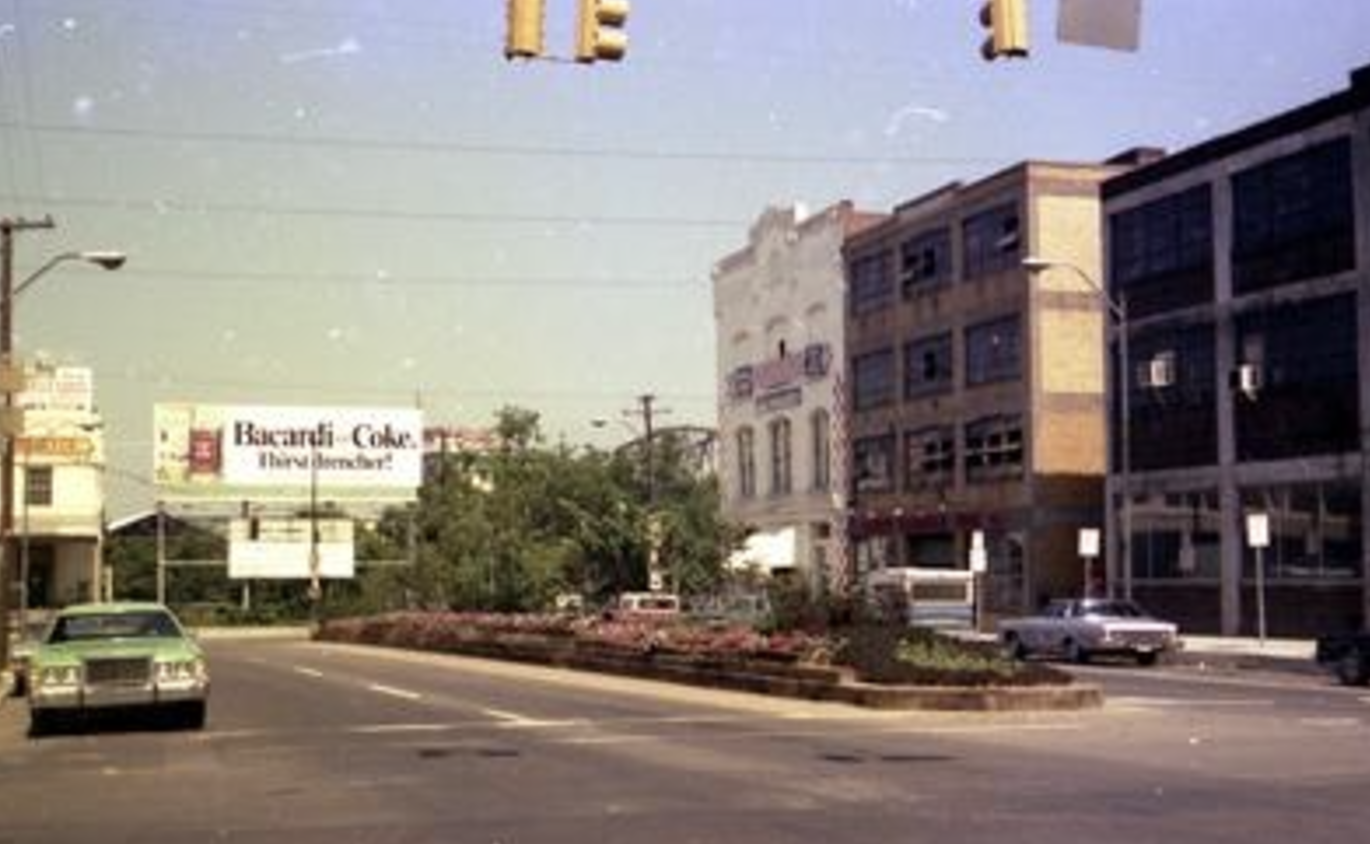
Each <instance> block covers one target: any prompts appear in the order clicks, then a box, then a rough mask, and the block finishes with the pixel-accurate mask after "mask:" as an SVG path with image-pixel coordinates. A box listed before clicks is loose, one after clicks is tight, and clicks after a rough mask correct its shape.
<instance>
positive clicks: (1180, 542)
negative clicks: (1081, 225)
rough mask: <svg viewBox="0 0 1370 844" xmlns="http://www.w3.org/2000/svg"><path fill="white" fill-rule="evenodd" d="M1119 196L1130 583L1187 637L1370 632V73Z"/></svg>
mask: <svg viewBox="0 0 1370 844" xmlns="http://www.w3.org/2000/svg"><path fill="white" fill-rule="evenodd" d="M1103 195H1104V210H1105V213H1106V216H1107V227H1108V228H1107V252H1108V261H1107V269H1108V273H1107V275H1108V280H1107V283H1108V285H1109V289H1110V291H1111V294H1112V296H1113V297H1114V299H1115V300H1117V301H1119V302H1125V304H1126V313H1127V329H1128V339H1129V351H1130V355H1129V356H1130V359H1131V363H1132V366H1130V367H1129V368H1130V369H1131V371H1130V372H1127V373H1125V376H1126V379H1127V390H1128V394H1127V395H1128V399H1129V401H1128V406H1129V418H1130V425H1129V426H1128V435H1129V436H1128V439H1129V441H1130V448H1129V458H1130V459H1129V461H1128V468H1129V471H1128V473H1127V481H1128V487H1129V488H1128V490H1127V495H1128V498H1127V505H1126V506H1127V507H1130V513H1129V514H1128V515H1129V517H1130V518H1129V519H1128V520H1127V521H1130V522H1131V525H1132V533H1131V537H1130V539H1129V541H1127V542H1120V543H1118V545H1119V546H1126V551H1120V552H1119V554H1120V558H1122V557H1126V558H1128V559H1129V561H1130V562H1129V564H1128V567H1127V568H1125V569H1120V572H1119V573H1120V574H1121V575H1122V579H1123V580H1125V581H1128V586H1129V587H1132V588H1135V594H1136V595H1137V597H1139V598H1141V599H1142V600H1143V601H1144V602H1146V603H1147V604H1149V605H1151V606H1152V607H1153V608H1154V609H1155V610H1157V611H1159V612H1161V613H1163V614H1165V615H1168V616H1170V617H1173V618H1175V619H1176V620H1178V621H1180V622H1181V623H1182V625H1183V626H1184V627H1185V628H1186V629H1189V630H1196V631H1220V632H1222V633H1226V634H1236V633H1254V632H1258V627H1259V619H1260V617H1261V616H1262V615H1263V613H1262V611H1261V610H1262V604H1264V607H1265V610H1266V612H1265V613H1264V615H1267V616H1268V629H1269V632H1271V633H1272V634H1286V635H1303V634H1311V633H1318V632H1322V631H1326V630H1329V629H1335V628H1344V627H1352V626H1360V625H1362V624H1364V623H1365V620H1366V618H1367V616H1368V615H1370V614H1368V613H1367V607H1368V606H1370V586H1368V585H1367V584H1370V580H1368V579H1367V576H1366V569H1367V557H1366V551H1367V548H1370V532H1368V531H1370V528H1367V526H1366V522H1365V518H1364V514H1365V513H1366V511H1367V508H1368V507H1370V483H1367V479H1370V458H1367V442H1368V440H1370V423H1367V420H1370V378H1367V373H1370V68H1361V69H1360V70H1357V71H1356V72H1355V73H1354V74H1353V75H1352V81H1351V85H1350V87H1349V88H1348V89H1347V90H1344V91H1342V92H1340V93H1337V94H1335V95H1333V96H1329V97H1327V98H1325V99H1322V100H1319V101H1316V102H1313V103H1309V104H1307V105H1305V106H1303V107H1300V108H1297V109H1294V110H1292V111H1289V112H1287V113H1284V114H1281V115H1279V116H1276V117H1274V118H1273V119H1270V120H1267V121H1264V122H1262V123H1259V124H1256V125H1253V126H1250V127H1248V128H1245V129H1242V130H1240V131H1237V132H1233V133H1231V134H1228V135H1224V136H1221V137H1218V138H1215V139H1213V140H1210V141H1208V142H1206V143H1203V144H1200V145H1198V146H1195V147H1193V148H1191V149H1188V150H1185V151H1183V152H1180V153H1177V154H1175V155H1172V156H1170V157H1168V158H1165V159H1162V160H1160V161H1158V162H1156V163H1153V164H1151V165H1150V166H1148V167H1144V168H1140V169H1137V170H1133V171H1131V172H1129V173H1127V174H1124V175H1121V176H1118V177H1117V178H1115V179H1113V180H1111V181H1109V182H1108V183H1106V184H1105V185H1104V188H1103ZM1115 404H1120V403H1115ZM1115 422H1116V425H1115V427H1118V426H1121V424H1122V420H1121V419H1117V420H1115ZM1114 480H1115V482H1118V481H1121V479H1120V478H1115V479H1114ZM1121 485H1122V484H1121V483H1120V482H1118V483H1115V486H1118V487H1121ZM1115 506H1116V507H1117V508H1118V509H1119V510H1120V512H1121V510H1122V508H1123V507H1124V506H1125V505H1124V504H1123V503H1122V499H1121V498H1119V503H1118V504H1117V505H1115ZM1253 513H1255V514H1261V515H1264V516H1265V518H1266V520H1267V524H1268V528H1269V546H1268V547H1266V548H1264V549H1263V550H1262V552H1261V554H1260V557H1261V562H1262V566H1261V570H1260V572H1259V574H1260V576H1259V577H1258V576H1257V575H1258V571H1257V565H1256V563H1257V556H1258V555H1257V552H1256V551H1255V550H1254V549H1253V548H1252V547H1250V543H1249V542H1248V541H1247V539H1246V536H1245V523H1246V516H1247V515H1248V514H1253ZM1258 587H1260V588H1258ZM1262 599H1263V600H1262Z"/></svg>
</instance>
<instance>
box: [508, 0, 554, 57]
mask: <svg viewBox="0 0 1370 844" xmlns="http://www.w3.org/2000/svg"><path fill="white" fill-rule="evenodd" d="M505 2H506V3H507V4H508V13H509V24H508V28H507V29H506V30H505V40H504V57H505V58H506V59H511V60H512V59H535V58H538V57H540V56H541V55H542V53H543V50H544V49H545V34H544V29H543V22H544V20H545V18H546V13H545V3H546V0H505Z"/></svg>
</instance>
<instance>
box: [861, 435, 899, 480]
mask: <svg viewBox="0 0 1370 844" xmlns="http://www.w3.org/2000/svg"><path fill="white" fill-rule="evenodd" d="M852 469H853V471H854V477H853V482H854V483H855V489H856V491H857V492H891V491H892V490H893V489H894V435H893V434H887V435H883V436H877V437H863V438H861V439H859V440H857V441H856V442H855V443H854V444H853V445H852Z"/></svg>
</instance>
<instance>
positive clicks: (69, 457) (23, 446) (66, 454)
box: [14, 437, 96, 463]
mask: <svg viewBox="0 0 1370 844" xmlns="http://www.w3.org/2000/svg"><path fill="white" fill-rule="evenodd" d="M14 450H15V452H16V453H17V454H19V455H21V456H22V457H24V458H25V459H28V458H34V457H41V458H50V459H57V460H63V461H67V462H71V463H89V462H91V460H92V458H94V457H95V452H96V450H95V440H93V439H91V438H90V437H19V438H18V439H16V440H15V441H14Z"/></svg>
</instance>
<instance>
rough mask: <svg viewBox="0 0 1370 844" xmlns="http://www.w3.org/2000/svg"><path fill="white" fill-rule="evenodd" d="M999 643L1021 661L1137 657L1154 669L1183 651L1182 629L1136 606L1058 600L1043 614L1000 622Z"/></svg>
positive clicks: (1105, 600) (1098, 600)
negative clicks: (1038, 657)
mask: <svg viewBox="0 0 1370 844" xmlns="http://www.w3.org/2000/svg"><path fill="white" fill-rule="evenodd" d="M998 633H999V641H1000V642H1001V643H1002V644H1003V646H1004V649H1005V650H1006V651H1007V652H1008V653H1009V654H1010V655H1012V656H1014V657H1015V658H1018V659H1026V658H1027V657H1029V656H1032V655H1035V654H1048V655H1053V656H1063V657H1065V658H1067V659H1069V660H1071V661H1073V662H1081V663H1083V662H1088V661H1089V659H1090V658H1091V657H1093V656H1095V655H1098V654H1121V655H1128V656H1132V657H1135V658H1136V660H1137V662H1138V663H1139V664H1141V665H1154V664H1155V663H1156V661H1157V660H1158V659H1159V658H1160V656H1161V655H1162V654H1164V653H1166V652H1168V651H1173V650H1176V649H1178V648H1179V647H1180V638H1179V630H1178V628H1177V627H1176V625H1174V624H1172V623H1171V622H1168V621H1161V620H1159V619H1157V618H1154V617H1152V616H1151V615H1150V614H1148V613H1147V612H1146V611H1145V610H1143V609H1142V608H1141V607H1139V606H1138V605H1137V604H1135V603H1133V602H1132V601H1117V600H1111V599H1102V598H1081V599H1073V600H1057V601H1052V602H1051V603H1050V604H1048V605H1047V606H1046V608H1045V609H1043V610H1042V612H1041V613H1039V614H1037V615H1033V616H1028V617H1025V618H1017V619H1007V620H1004V621H1001V622H999V626H998Z"/></svg>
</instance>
